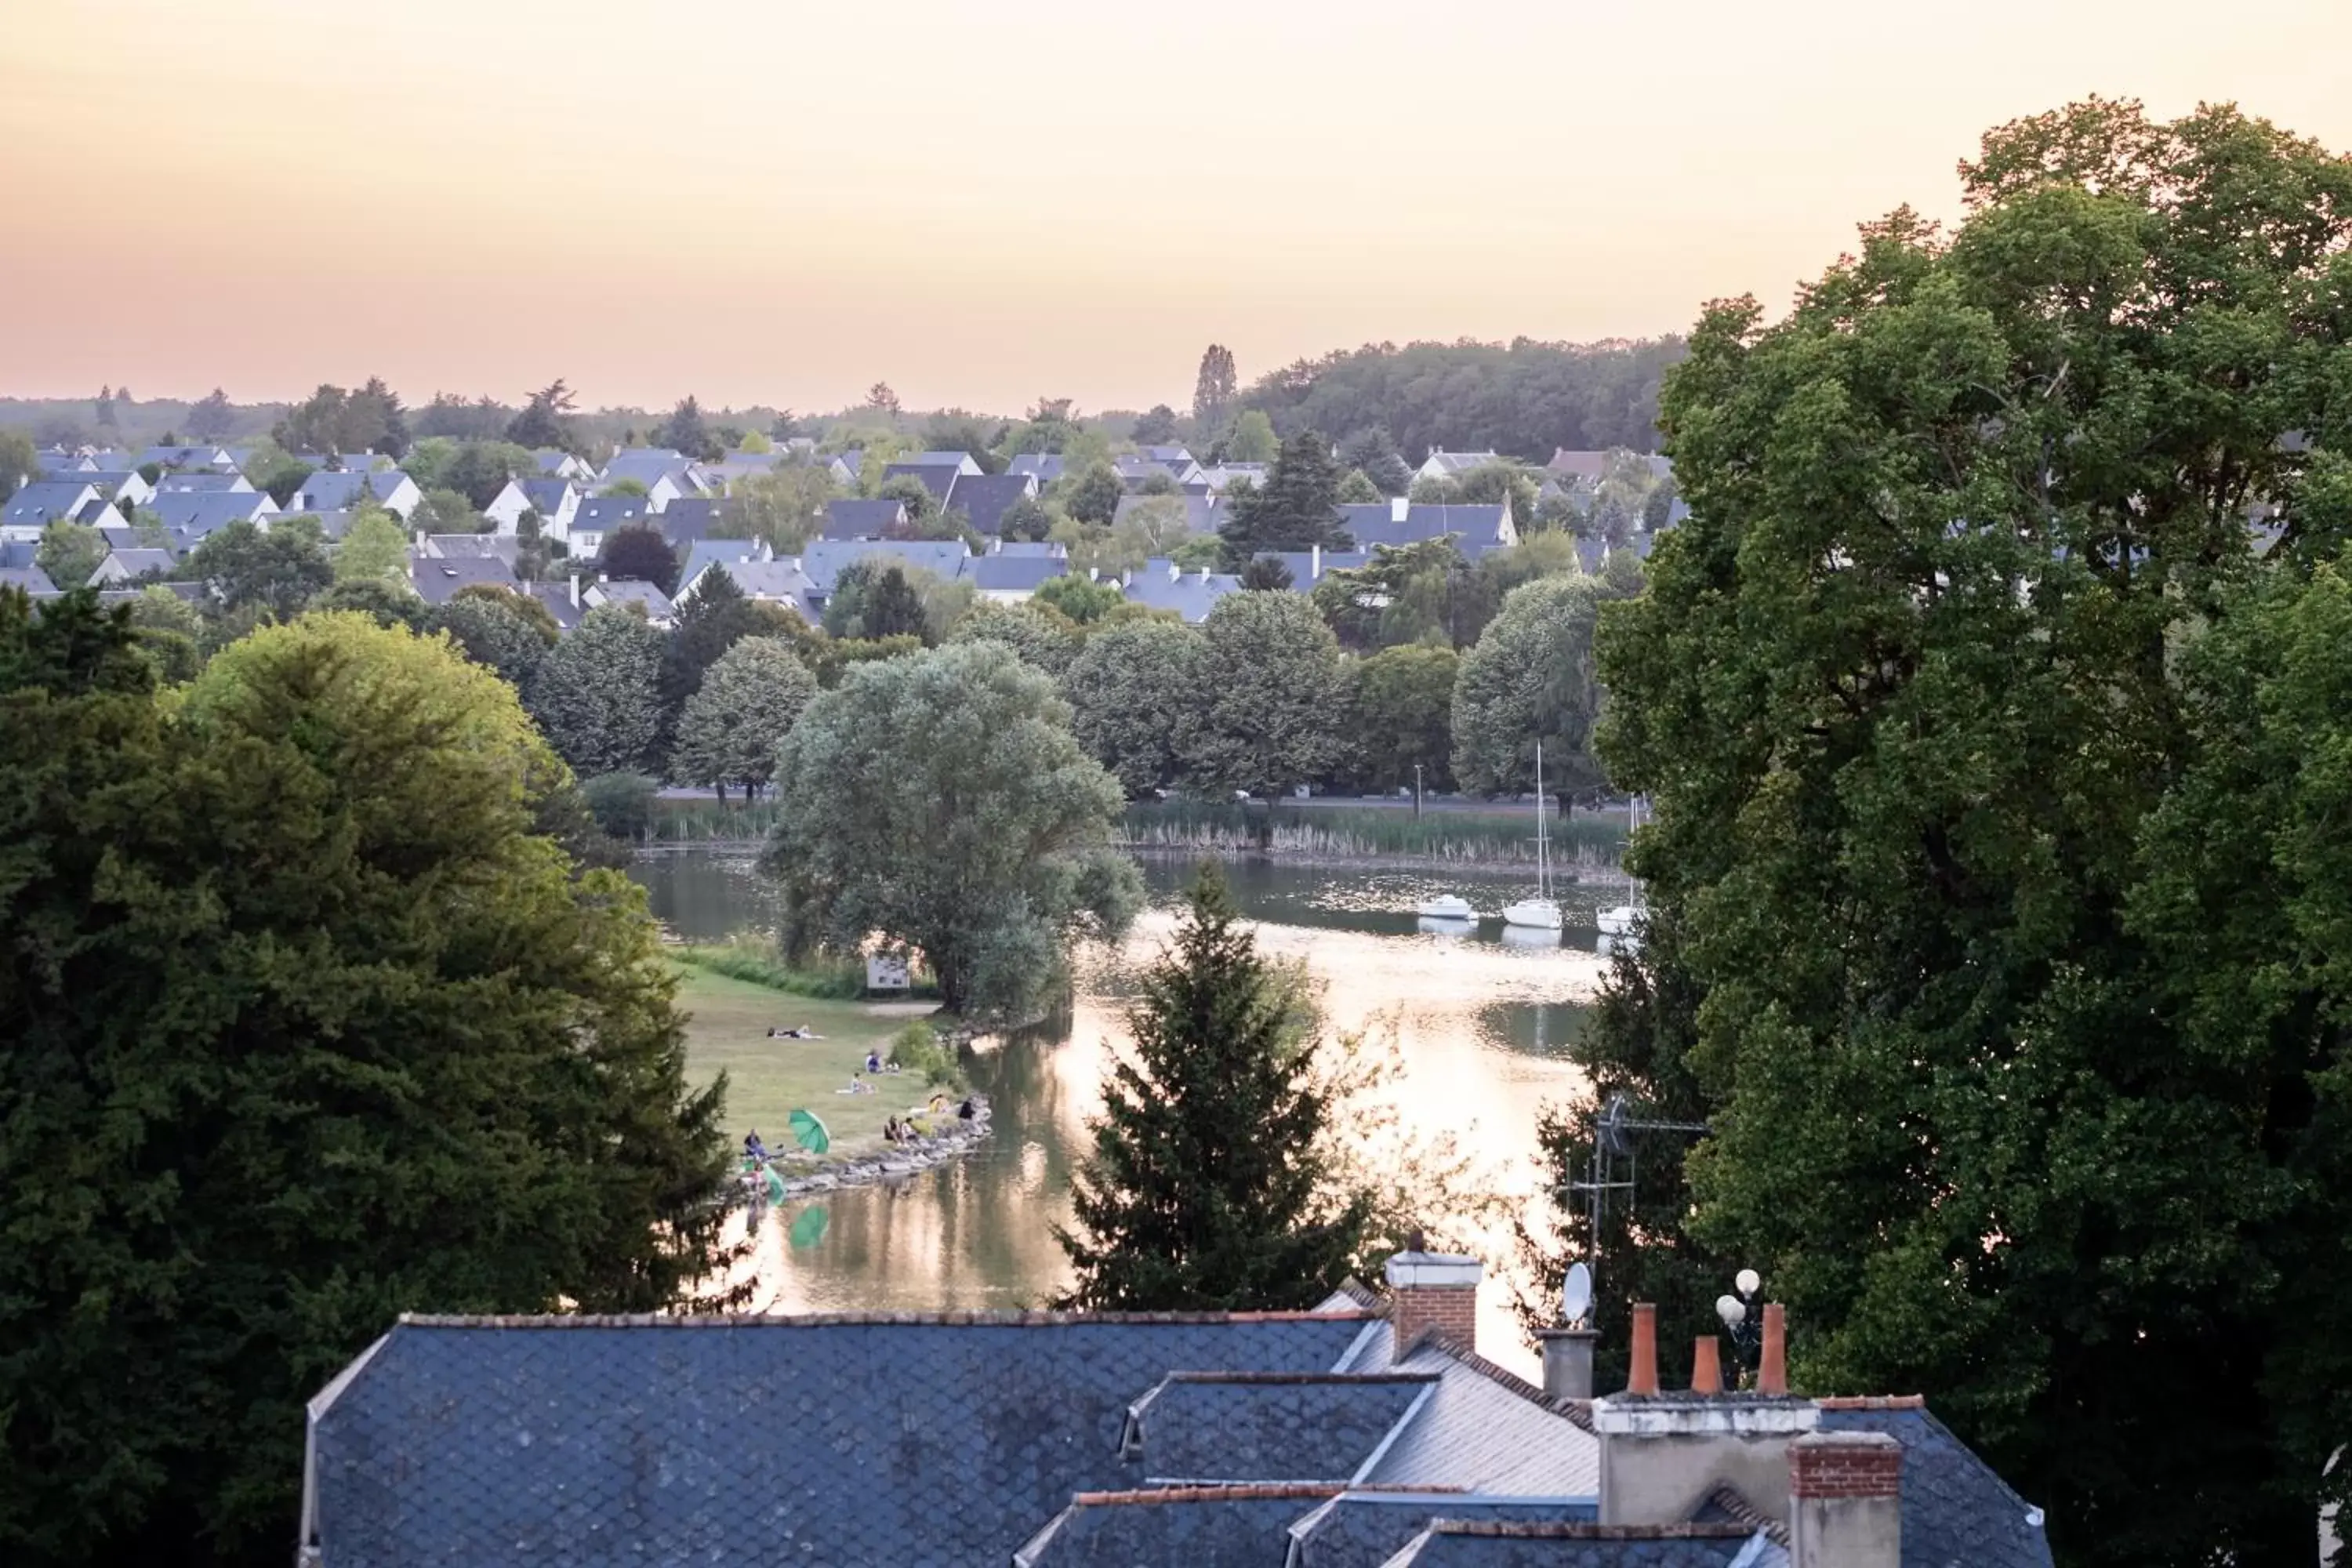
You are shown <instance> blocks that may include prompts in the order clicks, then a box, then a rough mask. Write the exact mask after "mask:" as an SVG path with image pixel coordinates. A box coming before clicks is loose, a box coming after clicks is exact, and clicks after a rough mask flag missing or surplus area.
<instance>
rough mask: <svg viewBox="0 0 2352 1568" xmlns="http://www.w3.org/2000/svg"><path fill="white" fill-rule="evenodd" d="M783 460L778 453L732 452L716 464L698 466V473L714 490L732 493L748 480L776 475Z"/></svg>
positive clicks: (700, 464)
mask: <svg viewBox="0 0 2352 1568" xmlns="http://www.w3.org/2000/svg"><path fill="white" fill-rule="evenodd" d="M782 460H783V459H782V454H780V453H776V452H730V453H728V454H727V455H726V456H725V457H723V458H719V461H717V462H715V463H699V464H697V465H696V472H698V473H699V474H700V475H701V476H702V482H703V483H704V484H705V485H708V486H709V487H710V488H711V489H715V490H720V491H725V492H732V491H733V489H735V487H736V486H737V485H740V484H741V483H742V482H743V481H744V480H746V479H761V478H764V477H765V476H767V475H769V474H772V473H774V472H775V471H776V465H777V464H778V463H779V462H781V461H782Z"/></svg>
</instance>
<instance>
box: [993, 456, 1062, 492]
mask: <svg viewBox="0 0 2352 1568" xmlns="http://www.w3.org/2000/svg"><path fill="white" fill-rule="evenodd" d="M1068 467H1069V465H1068V464H1067V463H1065V462H1064V461H1063V460H1062V458H1061V454H1060V453H1058V452H1024V453H1022V454H1021V455H1020V456H1019V457H1017V458H1013V461H1012V462H1010V463H1008V464H1006V465H1005V468H1004V471H1005V472H1006V473H1008V474H1026V475H1027V476H1028V477H1029V478H1031V479H1034V480H1036V481H1037V486H1038V488H1039V489H1044V488H1045V486H1047V485H1050V484H1052V483H1053V482H1054V481H1055V479H1060V478H1061V477H1062V474H1063V471H1064V470H1065V469H1066V468H1068Z"/></svg>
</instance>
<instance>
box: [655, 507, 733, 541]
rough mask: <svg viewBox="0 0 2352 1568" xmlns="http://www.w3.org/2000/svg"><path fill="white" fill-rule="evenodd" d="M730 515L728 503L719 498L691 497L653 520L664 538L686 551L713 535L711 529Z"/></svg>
mask: <svg viewBox="0 0 2352 1568" xmlns="http://www.w3.org/2000/svg"><path fill="white" fill-rule="evenodd" d="M727 515H728V512H727V502H726V501H725V500H721V499H719V497H716V496H688V497H684V498H682V499H680V500H674V501H672V502H670V503H669V505H667V507H664V508H663V509H662V510H660V511H659V512H657V513H656V514H655V516H654V519H653V523H654V526H655V527H656V528H658V529H660V530H661V536H662V537H663V538H664V539H667V540H668V541H669V542H670V543H671V544H672V545H673V546H675V547H677V549H680V550H686V549H690V548H692V547H693V546H694V545H695V544H696V543H698V542H700V541H702V540H705V539H708V538H709V537H710V531H711V530H712V529H713V528H716V527H718V526H719V524H720V523H723V522H724V521H726V520H727Z"/></svg>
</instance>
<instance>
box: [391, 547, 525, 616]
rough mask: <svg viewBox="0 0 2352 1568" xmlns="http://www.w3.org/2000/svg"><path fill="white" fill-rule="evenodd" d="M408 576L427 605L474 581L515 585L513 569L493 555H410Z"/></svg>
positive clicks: (440, 602)
mask: <svg viewBox="0 0 2352 1568" xmlns="http://www.w3.org/2000/svg"><path fill="white" fill-rule="evenodd" d="M408 580H409V581H410V582H411V583H412V584H415V587H416V592H417V593H418V594H419V595H421V596H422V597H423V598H424V600H425V603H426V604H428V605H446V604H447V603H448V602H449V601H450V600H452V599H454V598H456V597H457V590H458V589H460V588H467V587H471V586H473V585H474V584H477V583H487V584H490V585H491V586H492V587H497V588H511V587H513V586H514V585H515V574H514V569H513V568H512V567H510V566H509V565H508V564H507V563H505V562H503V561H501V560H499V558H498V557H497V556H495V555H443V556H425V557H423V558H421V559H412V560H411V561H410V562H409V563H408Z"/></svg>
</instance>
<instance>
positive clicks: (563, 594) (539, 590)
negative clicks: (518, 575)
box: [519, 583, 588, 632]
mask: <svg viewBox="0 0 2352 1568" xmlns="http://www.w3.org/2000/svg"><path fill="white" fill-rule="evenodd" d="M519 586H520V588H521V590H522V592H524V593H526V594H528V595H530V596H531V597H532V598H534V599H537V600H538V601H539V602H540V603H541V604H542V605H546V606H547V613H548V614H549V615H551V616H554V617H555V627H556V630H558V631H565V632H568V631H570V630H571V629H572V627H574V626H578V625H579V624H580V617H581V616H584V615H586V614H587V613H588V611H587V607H586V606H585V605H575V604H573V603H572V584H569V583H524V584H519Z"/></svg>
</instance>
